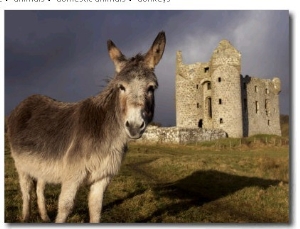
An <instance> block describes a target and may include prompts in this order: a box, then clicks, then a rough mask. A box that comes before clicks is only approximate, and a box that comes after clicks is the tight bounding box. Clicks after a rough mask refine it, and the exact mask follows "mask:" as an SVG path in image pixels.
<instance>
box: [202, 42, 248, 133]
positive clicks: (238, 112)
mask: <svg viewBox="0 0 300 229" xmlns="http://www.w3.org/2000/svg"><path fill="white" fill-rule="evenodd" d="M209 71H210V74H211V97H207V98H204V99H205V104H206V106H208V107H209V106H211V108H210V113H207V115H206V118H207V119H208V120H209V121H210V122H211V126H212V128H214V129H223V130H225V131H226V132H227V133H228V136H229V137H243V118H242V117H243V114H242V101H241V78H240V74H241V54H240V53H239V52H238V51H237V50H236V49H235V48H234V47H233V46H232V45H231V44H230V42H229V41H227V40H222V41H221V42H220V43H219V45H218V47H217V48H216V49H215V50H214V52H213V54H212V56H211V60H210V69H209ZM206 118H205V119H206Z"/></svg>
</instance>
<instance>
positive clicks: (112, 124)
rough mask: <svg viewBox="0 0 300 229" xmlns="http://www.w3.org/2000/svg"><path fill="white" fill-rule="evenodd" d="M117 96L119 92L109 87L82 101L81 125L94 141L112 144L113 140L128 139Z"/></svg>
mask: <svg viewBox="0 0 300 229" xmlns="http://www.w3.org/2000/svg"><path fill="white" fill-rule="evenodd" d="M117 97H118V96H117V92H116V91H115V90H113V88H112V87H108V88H106V89H105V90H104V91H103V92H101V93H100V94H98V95H96V96H94V97H90V98H88V99H86V100H85V101H83V102H82V104H81V106H80V109H79V112H80V119H79V126H80V129H81V130H82V131H83V133H84V136H87V137H88V138H89V139H90V140H92V142H94V143H100V144H104V143H108V142H109V144H111V141H121V142H124V141H127V137H126V133H125V131H124V127H123V125H122V117H121V112H120V108H119V102H118V98H117ZM124 144H125V142H124Z"/></svg>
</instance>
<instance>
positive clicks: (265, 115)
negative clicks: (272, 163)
mask: <svg viewBox="0 0 300 229" xmlns="http://www.w3.org/2000/svg"><path fill="white" fill-rule="evenodd" d="M175 85H176V126H177V127H178V128H200V129H201V128H203V129H222V130H224V131H225V132H226V133H227V135H228V137H246V136H251V135H254V134H275V135H279V136H280V135H281V129H280V111H279V93H280V90H281V83H280V79H279V78H277V77H274V78H273V79H272V80H271V79H260V78H256V77H250V76H248V75H246V76H245V77H243V76H242V75H241V53H240V52H239V51H237V50H236V49H235V48H234V47H233V46H232V45H231V44H230V42H229V41H227V40H222V41H221V42H220V43H219V45H218V47H217V48H216V49H215V50H214V51H213V54H212V56H211V58H210V60H209V62H206V63H194V64H189V65H186V64H184V63H183V61H182V54H181V52H180V51H178V52H177V57H176V82H175Z"/></svg>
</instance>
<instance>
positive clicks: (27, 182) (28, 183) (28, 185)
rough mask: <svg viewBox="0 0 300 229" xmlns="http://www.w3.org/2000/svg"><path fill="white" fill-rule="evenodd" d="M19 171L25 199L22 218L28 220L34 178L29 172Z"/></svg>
mask: <svg viewBox="0 0 300 229" xmlns="http://www.w3.org/2000/svg"><path fill="white" fill-rule="evenodd" d="M18 173H19V180H20V188H21V192H22V199H23V210H22V220H23V221H28V219H29V216H30V204H31V203H30V200H31V195H30V194H31V189H32V187H33V181H32V178H31V177H30V176H29V174H27V173H25V172H23V171H18Z"/></svg>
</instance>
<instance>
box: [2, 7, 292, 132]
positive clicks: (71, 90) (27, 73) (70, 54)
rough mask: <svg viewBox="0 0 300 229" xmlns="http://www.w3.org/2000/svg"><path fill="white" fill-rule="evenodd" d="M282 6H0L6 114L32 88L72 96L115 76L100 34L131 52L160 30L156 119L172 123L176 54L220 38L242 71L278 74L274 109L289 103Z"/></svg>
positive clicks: (204, 50)
mask: <svg viewBox="0 0 300 229" xmlns="http://www.w3.org/2000/svg"><path fill="white" fill-rule="evenodd" d="M289 23H290V16H289V12H288V11H221V10H217V11H207V10H205V11H201V10H197V11H158V10H157V11H19V10H18V11H5V115H8V114H9V113H10V111H11V110H12V109H13V108H14V107H15V106H16V105H17V104H18V103H19V102H20V101H22V100H23V99H24V98H26V97H27V96H29V95H31V94H37V93H38V94H44V95H48V96H50V97H53V98H55V99H57V100H61V101H68V102H75V101H78V100H82V99H85V98H87V97H89V96H91V95H95V94H96V93H98V92H100V91H101V90H102V88H103V86H105V84H106V83H105V79H107V78H109V77H111V76H113V74H114V66H113V64H112V62H111V60H110V59H109V56H108V53H107V47H106V41H107V40H108V39H112V40H113V41H114V43H115V44H116V45H117V46H118V47H119V48H120V49H121V50H122V52H123V53H124V54H125V55H126V56H128V57H130V56H132V55H135V54H137V53H139V52H141V53H144V52H146V51H147V50H148V49H149V47H150V46H151V44H152V42H153V40H154V38H155V37H156V35H157V33H158V32H159V31H161V30H164V31H165V32H166V36H167V45H166V49H165V53H164V56H163V58H162V60H161V62H160V63H159V65H158V66H157V67H156V75H157V77H158V81H159V85H160V86H159V89H158V90H157V91H156V111H155V119H154V121H156V122H160V123H162V124H163V125H165V126H170V125H175V100H174V97H175V56H176V51H177V50H181V51H182V53H183V60H184V62H185V63H186V64H191V63H194V62H207V61H209V59H210V56H211V55H212V51H213V50H214V49H215V48H216V47H217V45H218V43H219V42H220V40H222V39H228V40H229V41H230V42H231V44H232V45H233V46H234V47H235V48H236V49H237V50H239V51H240V52H241V54H242V74H243V75H246V74H248V75H250V76H255V77H259V78H267V79H272V78H273V77H275V76H277V77H279V78H280V79H281V84H282V91H281V94H280V111H281V113H282V114H289V109H290V67H291V64H290V53H289V52H290V31H289V29H290V24H289Z"/></svg>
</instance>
